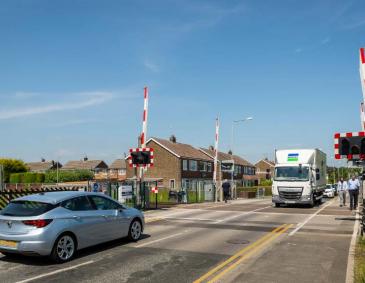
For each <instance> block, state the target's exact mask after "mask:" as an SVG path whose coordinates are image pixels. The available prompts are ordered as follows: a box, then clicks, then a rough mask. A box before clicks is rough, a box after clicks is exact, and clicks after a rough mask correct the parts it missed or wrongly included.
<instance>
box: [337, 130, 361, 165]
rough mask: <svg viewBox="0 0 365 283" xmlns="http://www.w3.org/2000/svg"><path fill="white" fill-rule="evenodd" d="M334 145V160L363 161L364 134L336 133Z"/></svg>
mask: <svg viewBox="0 0 365 283" xmlns="http://www.w3.org/2000/svg"><path fill="white" fill-rule="evenodd" d="M334 144H335V145H334V147H335V158H336V159H342V158H344V159H348V160H359V159H360V160H364V159H365V132H349V133H336V134H335V143H334Z"/></svg>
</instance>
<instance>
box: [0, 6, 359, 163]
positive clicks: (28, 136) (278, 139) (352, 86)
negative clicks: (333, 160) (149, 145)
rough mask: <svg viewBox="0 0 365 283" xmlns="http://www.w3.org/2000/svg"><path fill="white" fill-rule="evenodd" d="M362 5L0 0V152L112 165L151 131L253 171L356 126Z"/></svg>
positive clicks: (325, 145)
mask: <svg viewBox="0 0 365 283" xmlns="http://www.w3.org/2000/svg"><path fill="white" fill-rule="evenodd" d="M364 10H365V2H364V1H362V0H361V1H360V0H357V1H330V0H327V1H319V0H308V1H294V0H290V1H289V0H286V1H285V0H283V1H254V0H245V1H238V0H237V1H235V0H231V1H212V0H209V1H199V0H184V1H177V0H175V1H174V0H171V1H157V0H155V1H139V0H133V1H91V0H88V1H77V0H72V1H68V0H62V1H46V0H44V1H35V0H27V1H25V0H24V1H17V0H11V1H10V0H9V1H2V3H1V6H0V39H1V44H0V129H1V139H0V155H1V156H7V157H14V158H21V159H23V160H25V161H37V160H40V158H41V157H45V158H46V159H59V160H61V161H63V162H64V161H66V160H70V159H81V158H82V157H83V156H84V155H85V154H86V155H88V156H89V158H100V159H104V160H106V161H108V162H110V161H112V160H113V159H114V158H117V157H122V156H123V153H124V152H127V151H128V149H129V148H130V147H131V146H135V144H136V136H137V135H138V134H139V133H140V130H141V127H142V125H141V112H142V107H143V87H144V86H145V85H146V86H148V87H149V88H150V116H149V129H148V135H149V136H158V137H162V138H168V137H169V136H170V135H171V134H175V135H176V136H177V140H178V141H180V142H184V143H190V144H192V145H195V146H208V145H210V144H213V143H214V131H215V129H214V123H215V117H216V116H217V115H220V117H221V146H220V148H221V149H222V150H223V151H228V149H229V147H230V131H231V122H232V120H237V119H242V118H244V117H247V116H253V117H254V120H253V121H250V122H247V123H242V124H238V125H236V127H235V141H234V151H235V152H236V153H237V154H240V155H242V156H244V157H246V158H247V159H248V160H250V161H251V162H255V161H256V160H258V159H260V158H262V157H263V156H269V157H272V155H273V151H274V149H275V148H291V147H296V148H298V147H318V148H322V149H323V150H324V151H326V152H327V154H328V155H331V156H332V155H333V150H332V147H333V134H334V133H335V132H337V131H358V130H360V118H359V117H360V114H359V103H360V101H361V99H362V93H361V86H360V80H359V72H358V69H359V62H358V61H359V59H358V50H359V48H360V47H362V46H365V16H364V12H363V11H364Z"/></svg>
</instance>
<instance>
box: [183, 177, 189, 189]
mask: <svg viewBox="0 0 365 283" xmlns="http://www.w3.org/2000/svg"><path fill="white" fill-rule="evenodd" d="M182 184H183V188H184V189H185V190H188V189H190V180H189V179H183V180H182Z"/></svg>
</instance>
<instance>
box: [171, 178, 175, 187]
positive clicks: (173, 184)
mask: <svg viewBox="0 0 365 283" xmlns="http://www.w3.org/2000/svg"><path fill="white" fill-rule="evenodd" d="M170 189H175V179H171V180H170Z"/></svg>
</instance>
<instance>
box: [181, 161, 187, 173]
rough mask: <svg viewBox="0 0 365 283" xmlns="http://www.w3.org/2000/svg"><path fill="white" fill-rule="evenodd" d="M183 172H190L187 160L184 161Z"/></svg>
mask: <svg viewBox="0 0 365 283" xmlns="http://www.w3.org/2000/svg"><path fill="white" fill-rule="evenodd" d="M182 162H183V171H188V161H187V160H186V159H183V161H182Z"/></svg>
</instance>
